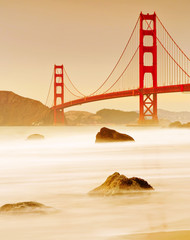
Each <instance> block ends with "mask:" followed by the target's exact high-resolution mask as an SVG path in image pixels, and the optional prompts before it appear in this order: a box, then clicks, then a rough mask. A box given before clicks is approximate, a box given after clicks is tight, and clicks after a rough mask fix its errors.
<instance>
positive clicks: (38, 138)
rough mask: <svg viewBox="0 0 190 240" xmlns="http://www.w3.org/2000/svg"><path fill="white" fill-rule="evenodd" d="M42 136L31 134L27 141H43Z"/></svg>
mask: <svg viewBox="0 0 190 240" xmlns="http://www.w3.org/2000/svg"><path fill="white" fill-rule="evenodd" d="M43 139H44V136H43V135H41V134H32V135H30V136H28V137H27V140H43Z"/></svg>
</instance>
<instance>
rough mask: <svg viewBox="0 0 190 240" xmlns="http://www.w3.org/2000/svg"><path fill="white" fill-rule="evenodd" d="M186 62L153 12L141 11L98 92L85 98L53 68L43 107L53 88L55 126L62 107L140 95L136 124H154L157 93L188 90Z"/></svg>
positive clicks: (59, 69)
mask: <svg viewBox="0 0 190 240" xmlns="http://www.w3.org/2000/svg"><path fill="white" fill-rule="evenodd" d="M189 62H190V59H189V58H188V56H187V55H186V54H185V53H184V52H183V51H182V49H181V48H180V47H179V46H178V44H177V43H176V42H175V41H174V39H173V38H172V37H171V35H170V34H169V32H168V31H167V29H166V28H165V27H164V25H163V23H162V22H161V20H160V19H159V17H158V16H157V15H156V13H154V14H143V13H142V12H141V13H140V16H139V17H138V19H137V22H136V24H135V27H134V29H133V31H132V33H131V36H130V38H129V40H128V42H127V44H126V46H125V48H124V50H123V52H122V54H121V56H120V58H119V59H118V61H117V63H116V65H115V67H114V68H113V70H112V71H111V73H110V74H109V76H108V77H107V78H106V79H105V81H104V82H103V83H102V84H101V85H100V86H99V87H98V89H96V90H95V91H93V92H91V93H90V94H88V95H85V94H83V93H82V92H81V91H79V89H78V88H77V87H76V86H75V85H74V84H73V82H72V81H71V79H70V78H69V75H68V73H67V71H66V69H65V68H64V67H63V65H54V72H53V75H52V80H51V84H50V88H49V92H48V96H47V99H46V105H47V103H48V101H49V100H50V95H51V92H52V87H53V89H54V91H53V99H54V100H53V103H52V107H51V108H52V110H53V111H54V124H55V125H56V124H64V109H65V108H68V107H73V106H75V105H80V104H85V103H89V102H95V101H100V100H106V99H112V98H121V97H130V96H139V123H141V124H143V123H146V122H147V121H148V122H150V121H152V122H154V123H156V122H157V121H158V116H157V94H160V93H172V92H185V91H190V71H189ZM53 83H54V84H53ZM89 84H90V82H89ZM89 87H90V86H89Z"/></svg>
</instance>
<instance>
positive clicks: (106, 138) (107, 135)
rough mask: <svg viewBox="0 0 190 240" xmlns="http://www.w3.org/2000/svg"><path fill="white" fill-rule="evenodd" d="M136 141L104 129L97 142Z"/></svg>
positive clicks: (125, 135) (97, 136) (97, 137)
mask: <svg viewBox="0 0 190 240" xmlns="http://www.w3.org/2000/svg"><path fill="white" fill-rule="evenodd" d="M123 141H135V140H134V139H133V138H132V137H131V136H129V135H127V134H123V133H119V132H117V131H115V130H113V129H109V128H106V127H103V128H101V129H100V132H98V133H97V135H96V142H123Z"/></svg>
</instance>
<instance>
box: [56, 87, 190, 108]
mask: <svg viewBox="0 0 190 240" xmlns="http://www.w3.org/2000/svg"><path fill="white" fill-rule="evenodd" d="M188 91H190V84H181V85H169V86H161V87H156V88H143V89H139V88H138V89H132V90H126V91H120V92H112V93H105V94H100V95H94V96H87V97H84V98H79V99H76V100H73V101H70V102H65V103H63V104H60V105H57V106H53V107H52V109H54V110H55V109H56V110H58V109H65V108H68V107H73V106H76V105H81V104H85V103H90V102H95V101H100V100H107V99H113V98H121V97H132V96H138V95H139V94H140V93H143V94H153V93H173V92H188Z"/></svg>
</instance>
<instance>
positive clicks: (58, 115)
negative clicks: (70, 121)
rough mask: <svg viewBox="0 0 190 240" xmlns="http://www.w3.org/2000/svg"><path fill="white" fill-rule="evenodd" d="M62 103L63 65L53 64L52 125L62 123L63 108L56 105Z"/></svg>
mask: <svg viewBox="0 0 190 240" xmlns="http://www.w3.org/2000/svg"><path fill="white" fill-rule="evenodd" d="M63 103H64V77H63V65H60V66H58V65H54V125H64V109H60V110H59V109H56V106H57V105H59V104H63Z"/></svg>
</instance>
